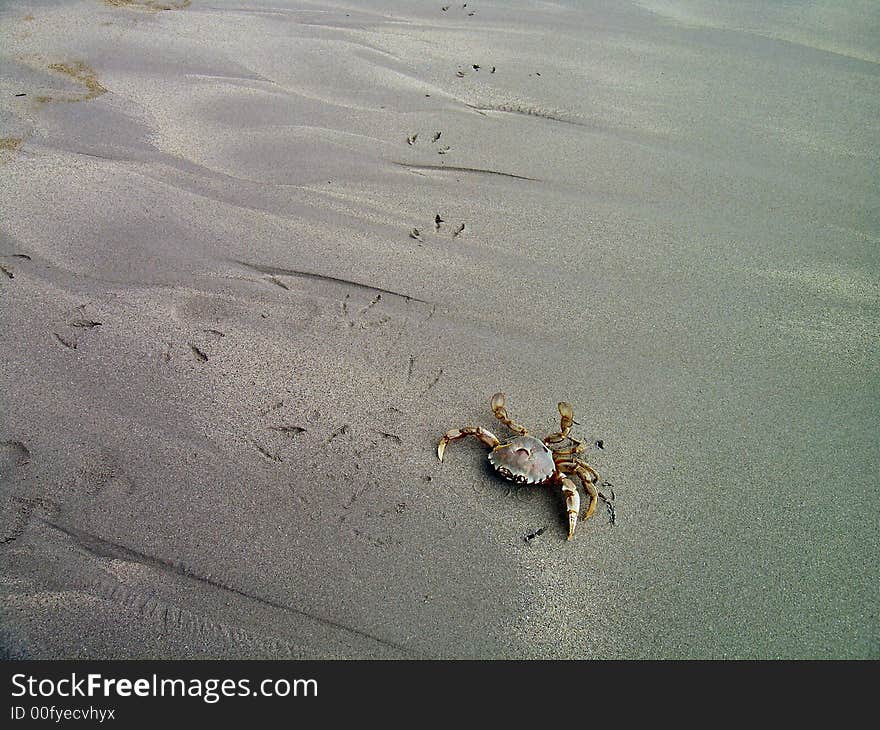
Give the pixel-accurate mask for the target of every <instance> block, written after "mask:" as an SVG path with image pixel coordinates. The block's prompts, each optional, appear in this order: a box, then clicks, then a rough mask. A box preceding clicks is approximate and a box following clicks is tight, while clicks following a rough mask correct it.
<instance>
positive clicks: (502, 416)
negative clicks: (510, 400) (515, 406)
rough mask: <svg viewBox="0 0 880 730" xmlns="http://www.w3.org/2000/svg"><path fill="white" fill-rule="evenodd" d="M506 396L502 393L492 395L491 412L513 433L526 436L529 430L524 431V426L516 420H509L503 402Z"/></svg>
mask: <svg viewBox="0 0 880 730" xmlns="http://www.w3.org/2000/svg"><path fill="white" fill-rule="evenodd" d="M506 400H507V397H506V396H505V395H504V393H496V394H495V395H493V396H492V412H493V413H494V414H495V418H497V419H498V420H499V421H501V423H503V424H504V425H505V426H507V427H508V428H509V429H510V430H511V431H513V432H514V433H518V434H519V435H520V436H528V435H529V432H528V431H526V429H525V427H524V426H521V425H520V424H518V423H517V422H516V421H513V420H511V418H510V416H509V415H508V413H507V408H505V402H506Z"/></svg>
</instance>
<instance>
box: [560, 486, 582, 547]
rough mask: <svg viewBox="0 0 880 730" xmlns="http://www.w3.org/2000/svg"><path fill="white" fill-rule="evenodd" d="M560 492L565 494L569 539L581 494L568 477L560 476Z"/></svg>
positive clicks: (575, 521)
mask: <svg viewBox="0 0 880 730" xmlns="http://www.w3.org/2000/svg"><path fill="white" fill-rule="evenodd" d="M562 493H563V494H564V495H565V508H566V509H567V510H568V539H569V540H571V539H572V538H574V528H575V527H577V523H578V514H580V511H581V495H580V494H578V490H577V487H576V486H575V484H574V482H573V481H571V479H569V478H568V477H562Z"/></svg>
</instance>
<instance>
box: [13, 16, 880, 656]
mask: <svg viewBox="0 0 880 730" xmlns="http://www.w3.org/2000/svg"><path fill="white" fill-rule="evenodd" d="M732 6H733V4H731V3H722V2H710V1H709V0H699V1H698V0H693V1H686V0H681V1H678V0H669V1H660V0H645V1H644V2H641V3H628V2H607V1H606V2H603V1H600V0H596V1H588V0H584V1H583V2H575V0H566V1H565V2H535V1H532V2H500V1H499V2H484V1H482V0H480V1H478V2H473V3H471V2H469V3H467V8H462V7H461V3H459V4H452V5H449V6H448V8H447V10H445V11H444V10H443V9H442V8H443V7H446V6H445V5H444V2H443V1H442V0H432V1H431V2H426V1H421V0H419V1H410V0H387V1H386V0H383V1H381V2H380V1H379V0H371V1H370V2H354V1H352V2H350V3H343V2H340V3H332V2H324V1H322V0H315V2H308V1H306V0H273V1H272V2H267V3H261V2H251V1H250V0H237V1H236V0H211V1H210V2H203V1H202V0H193V2H192V3H189V2H171V1H170V0H169V1H168V2H166V3H160V2H137V1H136V0H131V1H123V0H114V1H113V2H99V1H98V0H89V1H88V2H63V3H57V2H49V1H48V0H46V1H44V2H28V1H22V2H3V3H2V4H0V48H2V51H0V53H2V58H0V60H2V64H0V68H2V70H0V98H2V100H3V102H2V105H0V137H2V140H0V195H2V197H0V255H2V259H0V265H2V271H0V302H2V304H0V313H2V316H0V338H2V343H3V345H2V397H3V404H2V405H3V408H2V420H0V442H2V445H0V455H2V465H0V474H2V486H0V497H2V504H3V512H2V521H3V525H2V535H3V537H2V541H3V544H2V548H0V556H2V566H3V567H2V596H3V598H2V605H3V617H2V646H3V649H4V651H5V654H6V655H7V656H12V657H35V658H40V657H43V658H71V657H99V658H116V657H163V658H164V657H304V658H323V657H333V658H396V657H424V658H465V657H484V658H502V657H514V658H520V657H521V658H538V657H560V658H642V657H648V658H672V657H693V658H703V657H710V658H725V657H727V658H731V657H744V658H749V657H755V658H775V657H798V658H808V657H822V658H826V657H827V658H831V657H833V658H850V657H873V658H877V657H878V656H880V644H878V636H880V620H878V586H880V575H878V573H880V570H878V562H880V559H878V558H880V550H878V514H880V500H878V490H877V472H878V461H880V460H878V438H877V437H878V416H877V414H878V406H880V402H878V401H880V398H878V391H880V379H878V374H877V363H878V355H880V353H878V349H880V348H878V330H880V327H878V323H880V282H878V268H880V267H878V243H880V240H878V231H880V225H878V224H880V220H878V218H880V216H878V210H880V193H878V176H877V170H878V169H880V167H878V156H880V155H878V139H880V134H878V120H880V83H878V82H880V74H878V70H880V65H878V63H880V44H878V39H880V12H878V6H877V4H876V3H872V2H867V1H865V0H862V1H858V0H857V1H855V2H851V3H835V4H833V5H832V6H830V7H829V4H828V3H824V2H803V3H797V4H792V3H764V2H747V3H736V4H735V9H731V8H732ZM163 7H167V8H169V9H167V10H162V9H160V8H163ZM475 66H479V68H476V67H475ZM493 68H494V72H493V70H492V69H493ZM438 132H439V133H441V135H440V137H439V138H438V139H437V140H434V136H435V134H437V133H438ZM415 135H418V136H417V137H416V136H415ZM437 214H440V216H441V218H442V219H443V222H442V223H441V224H440V226H439V230H437V228H436V227H435V224H434V220H435V216H436V215H437ZM461 224H464V229H463V230H462V231H461V233H460V234H459V235H457V236H456V235H454V233H455V231H456V230H458V229H459V227H460V226H461ZM414 228H415V229H418V230H419V231H420V234H419V236H418V240H417V239H416V238H412V237H411V236H410V233H411V231H412V230H413V229H414ZM498 390H504V391H506V392H507V394H508V399H509V405H510V408H511V411H512V413H513V415H514V416H515V417H517V418H518V419H519V420H521V421H522V422H524V423H525V424H526V425H527V426H528V427H530V428H532V429H533V430H534V431H535V432H536V433H538V434H540V435H543V434H545V433H549V432H551V431H553V430H555V429H556V428H557V426H558V417H557V413H556V403H557V401H559V400H563V399H564V400H568V401H570V402H571V403H572V404H573V405H574V408H575V417H576V418H577V420H578V422H579V424H580V425H579V426H578V427H577V428H576V433H577V434H579V435H580V436H581V437H582V438H586V439H589V440H590V443H591V444H593V446H592V448H591V449H590V450H589V451H588V454H587V456H588V458H589V460H590V461H591V462H592V463H593V464H594V465H595V467H596V468H597V469H598V470H599V471H600V473H601V474H602V476H603V477H604V478H605V479H607V480H608V481H609V482H611V483H612V484H613V493H614V496H615V500H614V502H613V505H614V508H615V515H616V523H615V524H614V525H611V524H610V519H609V517H610V512H609V510H608V509H607V508H606V506H605V505H604V504H602V505H600V509H599V511H598V512H597V515H596V517H595V518H594V519H592V520H590V521H588V522H587V523H585V524H583V525H582V526H581V527H580V528H579V529H578V532H577V535H576V539H575V540H574V541H572V542H566V540H565V524H564V522H565V515H564V511H563V507H562V499H561V496H560V495H559V494H557V493H555V492H554V491H553V490H550V489H546V488H514V489H509V488H508V485H507V484H505V483H504V482H502V481H500V480H499V479H497V478H496V477H495V476H494V474H493V473H492V472H490V470H489V468H488V466H487V464H486V460H485V449H484V448H483V447H482V446H480V445H479V444H478V443H477V442H476V441H475V440H469V441H462V442H456V443H454V444H452V445H451V446H450V448H449V450H448V452H447V454H448V455H447V459H446V461H445V462H444V463H443V464H440V463H439V462H438V461H437V458H436V455H435V447H436V442H437V439H438V437H439V436H440V435H441V434H442V433H443V432H444V431H445V430H447V429H449V428H453V427H457V426H461V425H468V424H473V425H481V426H485V427H489V428H492V429H493V430H496V431H497V432H498V434H499V435H504V436H506V433H505V432H504V429H503V428H502V427H500V426H499V425H498V424H497V423H496V422H494V420H493V418H492V415H491V412H490V410H489V398H490V396H491V395H492V393H494V392H495V391H498ZM599 440H601V441H602V445H603V447H604V448H602V449H600V448H598V447H597V446H595V443H596V442H597V441H599ZM603 490H604V491H605V492H606V493H608V495H609V496H610V495H611V491H612V488H611V487H607V486H606V487H603ZM541 529H543V532H542V533H541V534H540V535H538V536H536V537H534V538H533V539H531V540H527V539H526V537H527V536H529V535H533V534H535V533H536V532H538V531H539V530H541Z"/></svg>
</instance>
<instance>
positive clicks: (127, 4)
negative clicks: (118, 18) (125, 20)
mask: <svg viewBox="0 0 880 730" xmlns="http://www.w3.org/2000/svg"><path fill="white" fill-rule="evenodd" d="M104 2H105V3H107V5H112V6H113V7H117V8H134V9H136V10H149V11H152V12H156V13H158V12H161V11H162V10H183V9H184V8H188V7H189V6H190V5H191V4H192V0H171V1H169V0H104Z"/></svg>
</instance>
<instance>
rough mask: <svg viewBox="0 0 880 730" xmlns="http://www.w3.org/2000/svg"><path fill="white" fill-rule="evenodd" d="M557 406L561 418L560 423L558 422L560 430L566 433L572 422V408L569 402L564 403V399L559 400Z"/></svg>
mask: <svg viewBox="0 0 880 730" xmlns="http://www.w3.org/2000/svg"><path fill="white" fill-rule="evenodd" d="M557 407H558V408H559V415H560V416H561V418H562V423H561V424H560V425H561V426H562V431H563V432H564V433H566V434H568V429H570V428H571V425H572V424H573V423H574V409H573V408H572V407H571V403H566V402H565V401H561V402H560V403H559V405H558V406H557Z"/></svg>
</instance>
